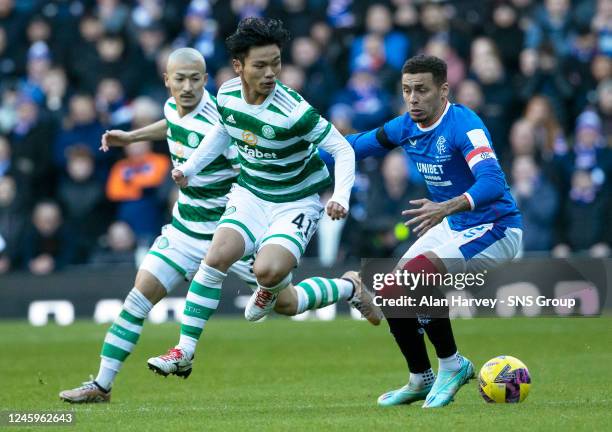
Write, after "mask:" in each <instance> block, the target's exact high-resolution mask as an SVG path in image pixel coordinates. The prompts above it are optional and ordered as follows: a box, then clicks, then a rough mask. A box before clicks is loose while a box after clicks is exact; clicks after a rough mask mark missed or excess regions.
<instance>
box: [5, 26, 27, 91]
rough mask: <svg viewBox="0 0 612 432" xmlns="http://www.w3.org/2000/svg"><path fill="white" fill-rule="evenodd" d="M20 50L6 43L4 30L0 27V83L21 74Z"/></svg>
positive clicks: (22, 61)
mask: <svg viewBox="0 0 612 432" xmlns="http://www.w3.org/2000/svg"><path fill="white" fill-rule="evenodd" d="M22 57H23V53H22V51H21V50H19V49H17V48H16V47H12V46H11V44H9V43H8V39H7V36H6V30H5V29H4V27H1V26H0V82H5V80H8V79H15V78H16V77H17V76H18V75H20V74H22V73H23V63H24V61H25V60H24V59H23V58H22Z"/></svg>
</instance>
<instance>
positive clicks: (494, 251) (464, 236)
mask: <svg viewBox="0 0 612 432" xmlns="http://www.w3.org/2000/svg"><path fill="white" fill-rule="evenodd" d="M522 239H523V230H521V229H520V228H508V227H504V226H501V225H500V224H496V223H488V224H483V225H477V226H475V227H472V228H468V229H466V230H464V231H454V230H452V229H451V227H450V225H449V224H448V221H447V219H446V218H445V219H444V220H443V221H442V222H441V223H439V224H438V225H436V226H435V227H433V228H431V229H430V230H429V231H427V232H426V233H425V235H424V236H423V237H421V238H420V239H418V240H417V241H416V242H415V243H414V244H413V245H412V246H411V247H410V249H408V251H407V252H406V253H405V254H404V256H403V257H402V259H403V260H407V259H412V258H414V257H416V256H418V255H421V254H423V253H425V252H433V253H434V254H436V256H438V257H439V258H440V259H442V261H443V262H444V264H445V266H446V270H447V271H448V272H449V273H458V272H465V271H470V272H479V271H483V270H485V269H488V268H493V267H495V266H497V265H499V264H501V263H503V262H504V261H509V260H512V259H514V258H515V257H517V256H518V255H519V253H520V251H521V244H522Z"/></svg>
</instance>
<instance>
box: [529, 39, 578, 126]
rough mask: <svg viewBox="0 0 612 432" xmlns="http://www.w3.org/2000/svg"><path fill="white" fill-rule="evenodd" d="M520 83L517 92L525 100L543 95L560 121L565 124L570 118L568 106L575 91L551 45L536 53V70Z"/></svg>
mask: <svg viewBox="0 0 612 432" xmlns="http://www.w3.org/2000/svg"><path fill="white" fill-rule="evenodd" d="M518 83H519V86H520V87H518V88H517V91H518V93H519V95H520V97H521V98H522V99H523V100H528V99H529V98H531V97H532V96H534V95H536V94H541V95H543V96H546V97H547V98H548V99H549V101H550V104H551V105H552V108H553V109H554V110H555V116H556V117H557V118H558V119H560V120H561V121H562V122H563V121H565V120H566V119H567V118H568V115H569V112H568V110H567V104H568V102H569V101H570V100H571V98H572V96H573V94H574V90H573V88H572V85H571V84H570V82H569V81H568V80H567V78H566V77H565V73H564V71H563V69H562V65H561V63H560V61H559V59H558V58H557V57H556V56H555V53H554V51H553V50H552V46H551V45H549V44H545V45H543V46H542V47H541V48H540V49H539V50H538V51H537V52H536V53H535V70H534V71H533V73H532V74H531V75H530V76H529V77H528V78H526V79H523V80H519V81H518Z"/></svg>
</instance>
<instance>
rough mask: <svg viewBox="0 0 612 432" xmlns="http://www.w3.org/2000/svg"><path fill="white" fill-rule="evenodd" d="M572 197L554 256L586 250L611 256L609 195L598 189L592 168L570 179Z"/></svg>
mask: <svg viewBox="0 0 612 432" xmlns="http://www.w3.org/2000/svg"><path fill="white" fill-rule="evenodd" d="M568 198H569V199H568V200H567V203H566V205H565V208H564V220H565V222H566V224H567V225H566V226H565V227H564V228H565V229H564V230H562V231H561V242H560V243H559V244H558V245H557V246H555V248H554V249H553V255H554V256H557V257H566V256H568V255H569V254H571V253H578V252H586V253H589V254H590V255H591V256H594V257H605V256H609V255H610V245H609V244H608V243H607V242H606V240H607V239H606V230H607V229H608V228H607V225H608V224H609V223H610V220H609V218H608V216H609V209H608V205H609V203H608V196H607V194H606V191H602V190H598V188H597V186H596V184H595V182H594V181H593V177H592V175H591V173H590V172H589V171H584V170H577V171H575V172H574V173H573V175H572V179H571V189H570V192H569V197H568Z"/></svg>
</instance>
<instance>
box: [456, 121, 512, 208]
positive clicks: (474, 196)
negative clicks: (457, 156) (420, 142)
mask: <svg viewBox="0 0 612 432" xmlns="http://www.w3.org/2000/svg"><path fill="white" fill-rule="evenodd" d="M472 116H473V118H468V119H466V120H465V121H464V122H463V124H462V126H463V127H460V128H459V131H458V135H457V137H456V139H455V142H456V143H457V144H458V145H459V146H460V150H461V153H462V154H463V157H464V158H465V161H466V162H467V164H468V166H469V167H470V170H471V171H472V174H473V175H474V177H475V179H476V181H475V183H474V184H473V185H472V186H471V187H470V188H469V189H468V190H467V191H466V192H465V193H464V196H465V197H466V198H467V200H468V201H469V203H470V207H471V208H472V210H474V209H476V208H479V207H482V206H484V205H487V204H490V203H492V202H494V201H497V200H498V199H499V198H501V197H502V196H503V194H504V190H505V187H506V180H505V177H504V173H503V171H502V169H501V167H500V166H499V163H498V161H497V156H496V155H495V151H494V150H493V146H492V144H491V136H490V135H489V131H488V130H487V129H486V127H485V125H484V123H482V121H481V120H480V119H479V118H478V117H477V116H476V114H472Z"/></svg>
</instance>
